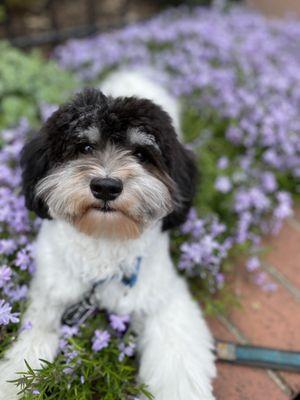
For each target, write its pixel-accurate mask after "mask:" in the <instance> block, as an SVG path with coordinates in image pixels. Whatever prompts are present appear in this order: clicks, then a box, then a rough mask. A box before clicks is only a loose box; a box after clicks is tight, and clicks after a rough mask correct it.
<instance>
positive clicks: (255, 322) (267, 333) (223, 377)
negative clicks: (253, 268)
mask: <svg viewBox="0 0 300 400" xmlns="http://www.w3.org/2000/svg"><path fill="white" fill-rule="evenodd" d="M264 246H265V247H266V248H267V249H268V251H267V252H266V253H265V254H264V255H263V256H262V260H263V268H264V270H265V271H266V273H267V274H269V275H270V277H271V278H272V280H273V281H275V282H276V283H277V284H278V289H277V290H276V291H275V292H264V291H263V290H262V289H260V288H259V287H258V286H256V285H255V284H254V283H253V282H252V280H251V275H250V274H249V273H248V272H246V271H245V267H244V266H243V265H241V266H240V267H239V268H237V271H235V274H234V279H233V282H232V287H233V290H234V291H235V293H236V295H237V296H238V298H239V301H240V303H241V306H242V307H241V308H235V309H233V310H232V311H231V312H230V314H229V315H228V316H226V317H221V316H220V317H218V318H209V319H208V322H209V325H210V326H211V329H212V331H213V333H214V335H215V337H217V338H220V339H223V340H232V341H235V342H240V343H243V342H244V343H246V342H248V343H252V344H254V345H262V346H270V347H276V348H280V349H286V350H299V351H300V208H298V209H297V210H296V212H295V215H294V216H293V218H290V219H289V220H288V221H287V222H286V223H285V225H284V227H283V229H282V230H281V231H280V233H279V234H278V235H277V236H276V237H270V238H267V239H266V240H265V241H264ZM217 366H218V377H217V379H216V380H215V383H214V387H215V395H216V398H217V399H218V400H269V399H270V400H289V399H293V398H295V395H296V394H299V393H300V373H299V374H296V373H288V372H278V371H277V372H274V371H268V370H263V369H258V368H249V367H244V366H233V365H228V364H225V363H220V362H219V363H218V365H217ZM299 399H300V397H299ZM297 400H298V399H297Z"/></svg>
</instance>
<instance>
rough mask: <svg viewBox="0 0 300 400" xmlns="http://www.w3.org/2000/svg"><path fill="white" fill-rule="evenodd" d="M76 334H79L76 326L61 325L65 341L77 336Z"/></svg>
mask: <svg viewBox="0 0 300 400" xmlns="http://www.w3.org/2000/svg"><path fill="white" fill-rule="evenodd" d="M78 332H79V328H78V326H68V325H63V326H62V327H61V333H62V335H63V337H64V338H65V339H69V338H71V337H74V336H76V335H78Z"/></svg>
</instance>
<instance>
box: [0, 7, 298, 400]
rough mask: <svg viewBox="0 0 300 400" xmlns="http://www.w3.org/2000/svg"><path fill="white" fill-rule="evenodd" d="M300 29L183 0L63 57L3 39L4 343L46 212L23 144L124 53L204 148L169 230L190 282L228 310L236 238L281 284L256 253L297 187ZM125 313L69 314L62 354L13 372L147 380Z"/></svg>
mask: <svg viewBox="0 0 300 400" xmlns="http://www.w3.org/2000/svg"><path fill="white" fill-rule="evenodd" d="M299 34H300V24H299V23H298V22H295V21H268V20H266V19H264V18H263V17H261V16H259V15H257V14H253V13H249V11H245V10H244V9H242V8H232V9H229V10H226V11H223V10H220V9H217V8H213V9H202V8H194V9H192V10H189V9H185V8H179V9H174V10H171V11H167V12H164V13H163V14H161V15H159V16H157V17H155V18H153V19H152V20H150V21H149V22H146V23H143V24H136V25H132V26H129V27H125V28H123V29H121V30H119V31H114V32H111V33H106V34H101V35H98V36H95V37H93V38H90V39H86V40H80V41H79V40H71V41H69V42H67V43H66V44H65V45H63V46H61V47H59V48H57V49H56V50H55V53H54V56H55V58H56V60H57V62H58V64H59V65H60V68H61V69H60V70H59V69H58V67H57V66H55V64H54V63H53V62H51V63H50V64H48V63H46V62H44V61H41V59H40V58H38V56H35V55H34V56H24V55H22V54H21V53H19V52H17V51H16V50H13V49H11V48H10V47H9V46H8V45H5V44H3V46H4V47H3V50H2V53H3V54H8V59H9V57H11V59H12V60H15V61H14V62H10V63H8V62H6V61H4V60H5V59H6V58H5V57H2V58H1V61H0V74H1V85H0V94H1V96H0V125H1V127H2V132H1V139H0V145H1V150H0V183H1V187H0V224H1V228H0V235H1V238H0V252H1V256H0V257H1V258H0V261H1V264H0V342H1V343H0V350H1V352H3V351H4V350H5V349H6V348H7V346H8V345H9V344H10V343H11V341H12V340H14V337H15V336H16V332H17V329H18V326H19V320H20V314H21V313H22V311H23V310H24V308H25V307H26V295H27V291H28V282H29V279H30V275H31V274H32V273H34V268H35V267H34V262H33V249H34V245H33V238H34V235H35V233H36V231H37V229H38V226H39V223H40V222H39V221H38V220H37V219H34V217H33V216H32V215H28V213H27V211H26V210H25V207H24V200H23V197H22V196H21V194H20V189H19V187H20V169H19V166H18V155H19V151H20V149H21V147H22V145H23V143H24V140H25V138H26V136H28V135H30V132H31V131H32V129H33V128H35V127H36V126H37V125H38V123H39V121H41V120H42V119H45V118H46V117H47V115H49V113H50V112H51V111H52V110H53V109H54V108H55V107H56V106H57V104H59V103H60V102H61V101H63V100H64V99H65V98H66V97H67V96H68V95H69V94H70V93H71V92H73V91H74V90H76V89H77V88H80V87H83V86H90V85H93V86H97V85H99V84H100V82H101V79H102V78H103V77H104V76H106V74H107V73H108V72H109V71H111V70H113V69H116V68H119V67H120V66H125V65H126V66H129V67H130V68H136V67H138V68H141V67H143V66H145V67H148V66H149V65H152V66H153V67H154V68H155V70H156V71H158V72H157V73H156V78H157V79H158V80H159V81H161V82H162V83H164V84H165V85H167V86H168V87H169V89H170V90H171V92H172V93H173V94H174V95H175V96H178V97H180V99H181V101H182V104H183V131H184V135H185V137H186V140H187V142H188V143H189V144H188V145H189V146H191V147H192V148H193V149H194V151H195V152H196V154H197V156H198V162H199V170H200V180H199V188H198V195H197V199H196V202H195V208H194V209H193V210H191V212H190V214H189V217H188V219H187V221H186V222H185V224H184V225H183V226H182V227H181V230H180V231H178V232H175V233H174V235H173V241H172V251H173V253H174V257H175V259H176V260H177V264H178V268H179V270H180V272H181V273H182V274H185V275H186V276H187V277H188V278H189V279H190V281H191V283H192V286H193V289H194V292H195V295H196V296H197V297H198V298H199V299H201V300H202V302H204V303H205V306H206V309H207V310H209V311H210V310H212V309H213V308H217V310H218V311H220V310H222V304H223V303H224V296H225V297H226V296H227V297H230V293H229V294H228V292H227V291H226V290H225V291H224V289H222V288H223V287H224V286H226V270H227V266H228V263H230V260H232V256H233V255H234V254H235V253H236V252H239V251H241V250H243V251H245V250H246V251H247V254H248V262H247V268H248V270H249V273H251V274H252V276H253V280H254V281H255V282H256V283H257V284H259V285H260V286H261V288H262V290H275V289H276V287H275V284H274V283H273V282H271V281H269V280H268V279H267V277H266V276H265V274H264V273H263V272H262V271H261V270H260V260H259V256H258V255H259V245H260V240H261V237H262V235H263V234H265V233H268V232H272V233H276V232H277V231H278V229H280V225H281V223H282V221H283V220H284V218H286V217H288V216H290V215H291V213H292V205H293V198H296V196H297V193H298V194H299V177H300V118H299V109H300V42H299V41H297V40H296V39H295V38H297V37H299ZM1 46H2V45H1ZM16 77H18V79H16ZM222 292H223V293H224V296H223V297H221V299H222V300H221V301H220V300H218V297H217V300H216V299H215V298H214V295H215V293H216V294H218V293H222ZM129 325H130V321H129V317H128V316H116V315H107V314H106V313H105V311H101V312H99V313H98V314H97V315H96V316H95V317H94V318H92V319H89V320H87V321H86V323H85V324H84V326H81V327H74V328H72V329H70V328H67V327H63V328H62V335H61V342H60V348H61V352H60V354H59V356H58V358H57V360H56V361H55V362H54V363H52V364H50V363H44V369H43V370H42V371H40V372H37V371H32V370H31V369H30V366H29V369H28V371H27V373H26V374H24V375H22V376H21V378H20V380H19V381H18V383H19V385H20V390H21V389H23V390H24V399H27V400H29V399H30V400H31V399H62V398H63V399H66V400H69V399H74V398H76V399H80V400H84V399H94V398H95V399H98V398H101V399H104V400H109V399H114V400H115V399H127V398H134V397H136V396H138V395H139V393H141V391H144V392H145V388H143V387H142V386H140V385H139V384H137V383H136V382H135V360H134V358H133V357H132V356H133V355H134V347H135V338H134V335H133V333H132V332H131V331H130V328H129ZM25 329H30V324H28V326H26V327H25ZM149 396H150V395H149Z"/></svg>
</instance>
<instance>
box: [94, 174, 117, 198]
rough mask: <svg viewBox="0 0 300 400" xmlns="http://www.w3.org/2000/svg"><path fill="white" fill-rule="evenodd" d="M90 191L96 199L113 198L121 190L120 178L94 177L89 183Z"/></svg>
mask: <svg viewBox="0 0 300 400" xmlns="http://www.w3.org/2000/svg"><path fill="white" fill-rule="evenodd" d="M90 188H91V192H92V193H93V195H94V197H96V199H101V200H105V201H109V200H115V199H116V198H117V197H118V196H119V195H120V193H121V192H122V190H123V184H122V181H120V179H113V178H94V179H92V180H91V183H90Z"/></svg>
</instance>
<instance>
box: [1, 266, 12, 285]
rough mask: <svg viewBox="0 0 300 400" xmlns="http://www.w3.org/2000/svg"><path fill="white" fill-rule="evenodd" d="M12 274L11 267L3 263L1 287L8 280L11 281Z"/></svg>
mask: <svg viewBox="0 0 300 400" xmlns="http://www.w3.org/2000/svg"><path fill="white" fill-rule="evenodd" d="M11 275H12V271H11V269H10V268H9V267H8V266H6V265H3V266H2V267H0V288H2V287H3V286H4V285H5V284H6V283H7V282H8V281H10V279H11Z"/></svg>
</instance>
